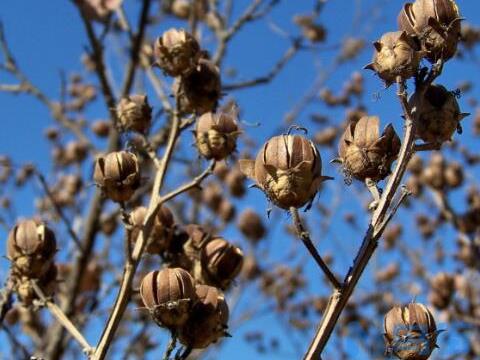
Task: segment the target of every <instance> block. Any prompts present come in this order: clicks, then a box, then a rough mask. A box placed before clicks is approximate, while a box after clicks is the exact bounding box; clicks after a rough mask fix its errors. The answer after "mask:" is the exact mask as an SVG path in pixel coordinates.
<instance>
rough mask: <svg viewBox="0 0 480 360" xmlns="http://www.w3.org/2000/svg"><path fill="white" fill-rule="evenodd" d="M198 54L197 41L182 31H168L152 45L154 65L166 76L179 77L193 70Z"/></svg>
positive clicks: (198, 46) (173, 29)
mask: <svg viewBox="0 0 480 360" xmlns="http://www.w3.org/2000/svg"><path fill="white" fill-rule="evenodd" d="M199 52H200V45H199V44H198V42H197V40H196V39H195V38H194V37H193V36H192V35H191V34H190V33H188V32H187V31H185V30H183V29H175V28H172V29H169V30H167V31H165V32H164V33H163V35H162V36H160V37H159V38H158V39H157V40H156V41H155V44H154V47H153V53H154V56H155V61H156V65H158V67H160V68H161V69H162V70H163V71H164V72H165V73H166V74H167V75H170V76H180V75H183V74H186V73H187V72H189V71H191V70H193V69H194V68H195V65H196V61H197V59H198V55H199Z"/></svg>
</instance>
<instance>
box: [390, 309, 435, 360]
mask: <svg viewBox="0 0 480 360" xmlns="http://www.w3.org/2000/svg"><path fill="white" fill-rule="evenodd" d="M384 331H385V333H384V337H385V342H386V346H387V353H388V354H393V355H395V356H397V357H398V358H399V359H402V360H426V359H428V358H429V357H430V354H431V353H432V351H433V350H434V349H435V347H437V335H438V334H439V333H440V331H437V327H436V324H435V320H434V318H433V315H432V314H431V312H430V311H429V310H428V309H427V307H426V306H424V305H422V304H418V303H410V304H408V305H407V306H405V307H399V306H395V307H394V308H393V309H391V310H390V311H389V312H388V313H387V314H386V315H385V319H384Z"/></svg>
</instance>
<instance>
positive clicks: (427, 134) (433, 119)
mask: <svg viewBox="0 0 480 360" xmlns="http://www.w3.org/2000/svg"><path fill="white" fill-rule="evenodd" d="M409 103H410V106H412V108H413V107H415V108H416V109H417V117H416V119H417V123H416V129H417V136H418V137H419V138H420V139H422V140H423V141H425V142H427V143H437V144H441V143H443V142H445V141H449V140H451V138H452V136H453V134H454V133H455V131H456V130H460V129H461V128H460V121H462V120H463V119H464V118H465V117H467V116H468V115H469V114H467V113H461V112H460V107H459V105H458V102H457V98H456V96H455V94H454V93H452V92H450V91H448V90H447V89H446V88H445V87H444V86H442V85H431V86H430V87H429V88H428V89H427V90H426V92H425V94H424V95H423V97H422V93H421V92H415V93H414V94H413V95H412V97H411V98H410V100H409Z"/></svg>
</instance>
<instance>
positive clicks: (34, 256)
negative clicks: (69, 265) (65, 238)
mask: <svg viewBox="0 0 480 360" xmlns="http://www.w3.org/2000/svg"><path fill="white" fill-rule="evenodd" d="M56 246H57V243H56V240H55V234H54V233H53V231H52V230H50V229H49V228H48V227H47V226H46V225H45V224H44V223H42V222H40V221H37V220H24V221H21V222H19V223H18V224H17V225H15V227H14V228H13V229H12V230H10V232H9V234H8V240H7V256H8V258H9V259H10V260H11V261H12V267H13V269H14V270H15V271H18V272H19V273H21V274H22V275H25V276H27V277H33V278H39V277H41V276H42V275H44V274H45V272H46V271H47V270H48V268H49V267H50V265H51V262H52V259H53V256H54V255H55V252H56V251H57V247H56Z"/></svg>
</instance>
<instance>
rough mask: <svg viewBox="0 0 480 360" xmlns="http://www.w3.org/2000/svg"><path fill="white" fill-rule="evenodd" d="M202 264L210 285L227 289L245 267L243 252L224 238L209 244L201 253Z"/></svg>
mask: <svg viewBox="0 0 480 360" xmlns="http://www.w3.org/2000/svg"><path fill="white" fill-rule="evenodd" d="M201 264H202V269H203V271H204V273H205V274H206V282H207V283H208V284H210V285H214V286H218V287H220V288H221V289H226V288H227V287H228V285H230V283H231V282H232V281H233V279H235V277H236V276H237V275H238V273H239V272H240V270H241V269H242V265H243V252H242V250H240V248H238V247H236V246H235V245H232V244H230V243H229V242H228V241H226V240H224V239H222V238H216V239H213V240H211V241H210V242H208V243H207V244H206V245H205V246H204V247H203V248H202V252H201Z"/></svg>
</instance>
